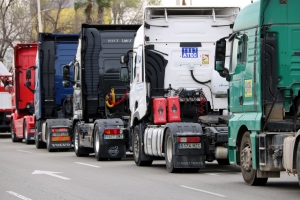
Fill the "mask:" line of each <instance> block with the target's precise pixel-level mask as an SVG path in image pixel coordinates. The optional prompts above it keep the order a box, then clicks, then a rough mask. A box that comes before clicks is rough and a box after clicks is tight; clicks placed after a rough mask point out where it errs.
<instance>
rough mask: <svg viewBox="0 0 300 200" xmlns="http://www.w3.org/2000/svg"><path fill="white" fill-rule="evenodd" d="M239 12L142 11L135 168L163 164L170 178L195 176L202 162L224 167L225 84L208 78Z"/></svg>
mask: <svg viewBox="0 0 300 200" xmlns="http://www.w3.org/2000/svg"><path fill="white" fill-rule="evenodd" d="M239 10H240V9H239V7H236V6H235V7H234V6H232V7H231V6H223V7H222V6H220V5H218V6H207V7H192V6H182V7H161V6H159V7H155V6H149V7H146V8H145V10H144V18H143V25H142V26H141V27H140V28H139V30H138V31H137V34H136V37H135V40H134V48H133V59H132V62H133V63H132V70H131V75H130V77H131V79H130V92H129V104H130V105H129V108H130V111H131V116H130V138H131V140H132V142H131V144H132V151H133V156H134V161H135V163H136V165H137V166H150V165H151V164H152V162H153V160H157V159H165V161H166V168H167V171H168V172H170V173H174V172H183V171H184V172H198V171H199V169H200V168H204V167H205V162H206V161H208V162H213V161H215V160H217V162H218V164H220V165H227V164H229V161H228V156H227V143H228V139H227V132H228V130H227V121H228V118H229V116H228V112H227V105H228V101H227V89H228V83H227V82H226V80H224V79H220V78H219V73H218V72H217V71H215V70H214V53H215V41H216V40H217V39H218V38H220V37H225V36H227V35H229V34H230V33H232V26H233V23H234V21H235V18H236V16H237V14H238V13H239ZM216 38H217V39H216ZM215 39H216V40H215ZM128 60H129V59H128V55H125V56H122V57H121V62H125V63H128ZM227 64H228V63H227ZM124 71H125V72H124ZM128 71H129V70H128ZM121 74H126V68H125V69H124V70H122V71H121V72H120V75H121Z"/></svg>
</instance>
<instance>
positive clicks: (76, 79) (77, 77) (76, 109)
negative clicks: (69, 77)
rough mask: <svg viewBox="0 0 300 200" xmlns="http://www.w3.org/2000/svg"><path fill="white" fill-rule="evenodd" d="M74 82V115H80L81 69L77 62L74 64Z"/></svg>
mask: <svg viewBox="0 0 300 200" xmlns="http://www.w3.org/2000/svg"><path fill="white" fill-rule="evenodd" d="M73 79H74V82H75V84H74V85H73V89H74V90H73V101H74V103H73V105H74V106H73V109H74V115H80V116H81V115H82V99H81V85H80V83H81V82H80V80H81V70H80V65H79V63H78V62H76V63H75V64H74V77H73Z"/></svg>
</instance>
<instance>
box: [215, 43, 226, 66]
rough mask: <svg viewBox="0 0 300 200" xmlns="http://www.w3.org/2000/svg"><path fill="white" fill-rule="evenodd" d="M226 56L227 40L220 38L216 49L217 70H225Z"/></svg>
mask: <svg viewBox="0 0 300 200" xmlns="http://www.w3.org/2000/svg"><path fill="white" fill-rule="evenodd" d="M225 57H226V40H225V39H224V38H222V39H220V40H218V41H217V43H216V51H215V70H216V71H223V70H224V69H225Z"/></svg>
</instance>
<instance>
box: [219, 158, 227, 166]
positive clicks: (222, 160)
mask: <svg viewBox="0 0 300 200" xmlns="http://www.w3.org/2000/svg"><path fill="white" fill-rule="evenodd" d="M217 162H218V164H219V165H230V162H229V159H217Z"/></svg>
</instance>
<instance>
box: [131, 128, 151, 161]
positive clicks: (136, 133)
mask: <svg viewBox="0 0 300 200" xmlns="http://www.w3.org/2000/svg"><path fill="white" fill-rule="evenodd" d="M132 140H133V141H132V146H133V147H132V148H133V158H134V162H135V164H136V165H137V166H150V165H152V162H153V160H142V154H141V151H142V142H141V139H140V128H139V126H136V127H134V130H133V138H132Z"/></svg>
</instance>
